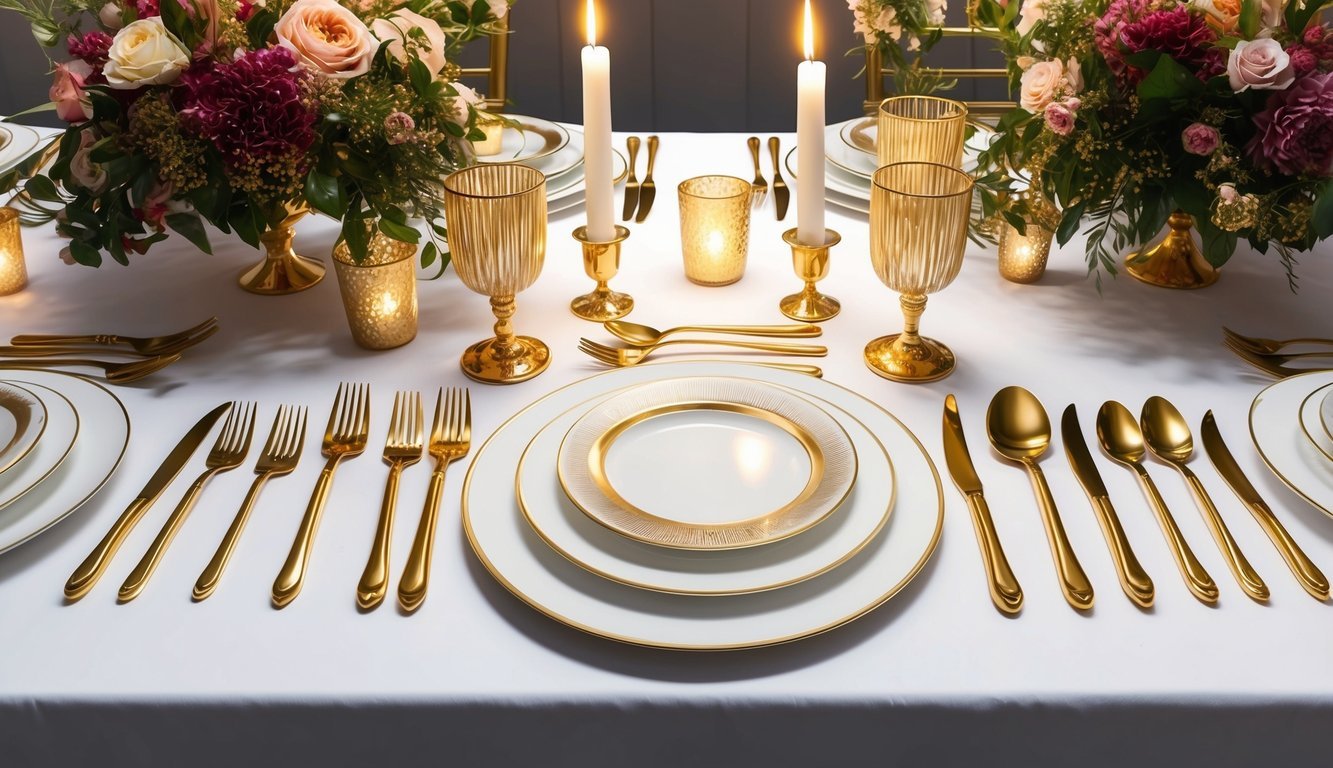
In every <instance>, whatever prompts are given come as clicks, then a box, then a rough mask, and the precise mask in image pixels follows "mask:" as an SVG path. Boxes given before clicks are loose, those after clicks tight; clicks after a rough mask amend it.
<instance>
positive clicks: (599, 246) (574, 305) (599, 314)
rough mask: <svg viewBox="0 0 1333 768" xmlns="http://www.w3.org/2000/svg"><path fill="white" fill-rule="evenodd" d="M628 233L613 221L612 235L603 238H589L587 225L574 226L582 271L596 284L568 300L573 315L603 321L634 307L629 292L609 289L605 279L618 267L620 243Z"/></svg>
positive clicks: (617, 317)
mask: <svg viewBox="0 0 1333 768" xmlns="http://www.w3.org/2000/svg"><path fill="white" fill-rule="evenodd" d="M628 237H629V229H628V228H626V227H622V226H620V225H616V236H615V239H612V240H607V241H605V242H598V241H596V240H589V239H588V228H587V227H579V228H578V229H576V230H574V239H575V240H578V241H579V245H580V246H582V247H583V271H584V272H586V273H587V274H588V277H591V278H592V279H593V280H596V281H597V287H596V288H594V289H593V290H592V291H591V292H590V293H585V294H583V295H582V296H579V297H578V298H576V299H574V300H573V301H571V302H569V310H570V311H571V312H573V313H574V316H575V317H580V318H583V319H584V320H591V321H592V322H594V323H605V322H606V321H608V320H616V319H619V318H622V317H624V316H625V315H628V314H629V313H630V310H632V309H634V297H633V296H630V295H629V294H628V293H619V292H617V291H613V290H611V288H610V286H608V285H607V281H609V280H610V279H611V278H613V277H615V276H616V273H617V272H619V271H620V244H621V243H623V242H625V239H626V238H628Z"/></svg>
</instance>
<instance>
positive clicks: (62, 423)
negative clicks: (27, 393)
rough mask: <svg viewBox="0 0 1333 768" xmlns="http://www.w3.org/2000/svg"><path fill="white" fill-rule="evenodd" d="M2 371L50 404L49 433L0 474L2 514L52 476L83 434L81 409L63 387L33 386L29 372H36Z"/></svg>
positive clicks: (11, 379) (8, 379)
mask: <svg viewBox="0 0 1333 768" xmlns="http://www.w3.org/2000/svg"><path fill="white" fill-rule="evenodd" d="M2 373H3V375H4V376H5V380H6V381H12V382H14V383H15V384H18V385H19V386H22V387H24V388H27V389H30V390H31V391H32V392H33V394H35V395H36V396H37V397H39V398H41V400H42V404H43V405H45V406H46V432H45V433H44V434H43V435H42V440H41V442H39V443H37V445H36V447H34V448H33V450H32V451H30V452H29V453H28V455H27V456H25V457H24V458H23V460H22V461H20V462H18V463H16V464H15V465H14V466H13V467H12V468H11V469H10V470H9V471H8V472H6V473H5V474H4V475H2V476H0V514H3V511H4V510H5V509H6V508H7V507H8V506H9V505H11V504H13V503H15V502H16V501H18V500H19V499H21V498H23V496H24V495H25V494H28V493H30V492H31V491H32V490H33V489H35V488H37V487H38V486H39V485H41V484H42V482H44V481H45V480H46V479H47V478H49V477H50V476H51V475H52V473H54V472H55V471H56V469H57V468H59V467H60V465H61V463H63V462H64V461H65V460H66V459H67V458H68V457H69V455H70V452H71V451H72V450H73V448H74V443H75V441H76V440H77V439H78V437H79V413H78V408H77V406H76V405H74V403H73V401H72V400H70V399H68V398H66V397H65V396H64V394H63V393H62V392H60V390H56V391H55V392H52V391H51V389H53V388H52V387H30V386H29V385H30V384H31V382H32V380H31V379H29V378H27V374H29V373H33V371H19V370H5V371H3V372H2ZM38 383H39V384H44V383H45V382H38Z"/></svg>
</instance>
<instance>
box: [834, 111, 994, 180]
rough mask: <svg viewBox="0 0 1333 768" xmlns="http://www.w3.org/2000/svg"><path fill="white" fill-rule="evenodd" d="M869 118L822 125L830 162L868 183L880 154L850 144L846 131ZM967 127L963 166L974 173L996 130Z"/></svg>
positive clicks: (973, 125)
mask: <svg viewBox="0 0 1333 768" xmlns="http://www.w3.org/2000/svg"><path fill="white" fill-rule="evenodd" d="M872 119H873V118H868V117H861V118H856V119H853V120H848V121H847V122H845V123H836V124H834V125H829V126H825V128H824V154H825V155H826V156H827V157H828V162H829V164H830V165H832V166H833V167H834V168H838V169H839V170H842V171H844V172H846V173H848V174H850V175H851V176H853V177H855V178H861V179H864V180H865V181H866V183H867V184H868V183H869V182H870V177H871V176H873V175H874V174H875V171H876V169H878V168H879V155H878V153H877V152H875V151H868V152H867V151H865V150H863V149H861V148H859V147H857V146H853V145H851V144H849V143H848V139H847V138H845V134H847V133H848V132H849V131H852V130H855V128H856V126H857V124H859V123H861V122H863V121H866V120H872ZM967 130H968V131H970V133H969V134H968V135H967V137H966V138H965V139H964V140H963V164H962V169H963V170H964V171H967V172H968V173H973V172H975V171H976V169H977V164H978V159H979V157H980V156H981V152H982V150H984V149H986V147H988V146H990V143H991V141H993V140H994V138H995V132H994V131H993V130H991V129H990V128H986V127H981V126H978V125H977V124H975V123H968V125H967ZM863 133H865V132H863ZM866 135H868V136H869V137H871V139H872V140H873V138H874V136H875V131H874V130H870V131H869V132H868V133H867V134H866Z"/></svg>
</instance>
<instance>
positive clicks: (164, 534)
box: [118, 403, 255, 603]
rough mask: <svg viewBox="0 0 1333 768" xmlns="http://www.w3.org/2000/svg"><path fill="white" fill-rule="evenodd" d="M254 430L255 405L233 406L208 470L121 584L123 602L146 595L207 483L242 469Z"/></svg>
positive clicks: (209, 455)
mask: <svg viewBox="0 0 1333 768" xmlns="http://www.w3.org/2000/svg"><path fill="white" fill-rule="evenodd" d="M254 431H255V404H254V403H249V404H247V405H246V406H245V408H241V407H240V405H239V403H233V404H232V407H231V412H230V413H228V414H227V421H226V422H224V423H223V425H222V432H221V433H220V434H219V435H218V439H217V441H216V442H215V443H213V450H211V451H209V452H208V459H207V460H206V461H205V462H204V466H205V467H207V469H205V470H204V471H203V473H202V474H201V475H199V478H198V479H197V480H195V481H194V483H193V484H192V485H191V486H190V489H189V490H188V491H186V492H185V495H184V496H183V497H181V500H180V503H179V504H177V505H176V509H175V510H173V511H172V513H171V516H170V517H168V518H167V522H166V523H164V524H163V525H162V530H160V531H158V532H157V538H155V539H153V543H152V544H151V545H150V546H149V547H148V551H147V552H145V553H144V556H143V559H141V560H140V561H139V564H138V565H136V566H134V570H132V571H130V575H129V576H127V577H126V578H125V583H124V584H121V585H120V594H119V596H118V599H119V600H120V602H122V603H128V602H129V601H131V600H133V599H134V598H136V597H138V596H139V593H140V592H143V588H144V586H146V585H147V584H148V579H149V577H151V576H152V575H153V571H154V570H156V569H157V564H158V563H160V562H162V555H164V554H166V551H167V547H169V546H171V540H172V539H174V538H175V537H176V531H178V530H180V527H181V523H184V522H185V517H186V515H189V514H190V510H191V509H193V508H194V504H195V502H196V501H198V500H199V496H200V494H202V493H203V492H204V484H205V483H207V482H208V481H209V479H210V478H212V477H213V475H216V474H218V473H220V472H227V471H229V470H233V469H235V468H237V467H239V466H241V462H243V461H245V454H247V453H249V452H250V438H251V437H252V436H253V435H254Z"/></svg>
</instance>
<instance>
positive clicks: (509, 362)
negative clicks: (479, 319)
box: [459, 293, 551, 384]
mask: <svg viewBox="0 0 1333 768" xmlns="http://www.w3.org/2000/svg"><path fill="white" fill-rule="evenodd" d="M514 299H515V297H514V294H512V293H511V294H509V295H508V296H492V297H491V311H492V312H494V313H495V337H494V338H490V339H486V340H485V341H479V342H477V343H476V344H473V345H472V346H470V347H468V348H467V350H466V351H464V352H463V359H462V360H461V361H459V362H460V364H461V365H462V367H463V373H464V374H466V375H467V377H468V378H470V379H475V380H477V381H480V382H484V383H486V384H516V383H518V382H520V381H527V380H528V379H531V378H532V377H533V376H536V375H537V374H539V373H541V372H542V371H544V370H546V368H547V366H549V365H550V364H551V350H550V348H549V347H547V346H546V344H545V343H544V342H542V341H541V340H540V339H534V338H533V337H531V336H516V335H514V325H513V323H511V322H510V319H511V318H513V316H514V310H515V309H517V305H516V304H515V300H514Z"/></svg>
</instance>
